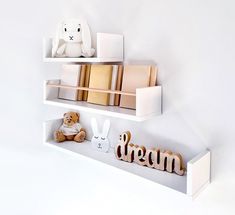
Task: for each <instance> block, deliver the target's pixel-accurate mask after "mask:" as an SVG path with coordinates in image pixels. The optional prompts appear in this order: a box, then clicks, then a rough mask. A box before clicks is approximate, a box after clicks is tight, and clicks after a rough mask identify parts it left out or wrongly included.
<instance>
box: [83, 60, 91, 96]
mask: <svg viewBox="0 0 235 215" xmlns="http://www.w3.org/2000/svg"><path fill="white" fill-rule="evenodd" d="M90 71H91V64H87V65H86V75H85V84H84V87H89V80H90ZM87 97H88V91H83V99H82V100H83V101H87Z"/></svg>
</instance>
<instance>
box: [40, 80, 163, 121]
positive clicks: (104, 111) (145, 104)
mask: <svg viewBox="0 0 235 215" xmlns="http://www.w3.org/2000/svg"><path fill="white" fill-rule="evenodd" d="M59 84H60V80H48V81H45V84H44V103H45V104H48V105H54V106H58V107H64V108H69V109H74V110H78V111H86V112H90V113H96V114H101V115H105V116H111V117H118V118H123V119H128V120H133V121H144V120H147V119H150V118H152V117H153V116H157V115H160V114H161V86H155V87H147V88H138V89H137V90H136V93H135V96H136V110H131V109H126V108H120V107H118V106H102V105H95V104H89V103H87V102H84V101H69V100H64V99H59V98H58V95H59ZM115 93H116V92H115ZM120 94H122V93H121V92H120ZM123 94H125V93H124V92H123Z"/></svg>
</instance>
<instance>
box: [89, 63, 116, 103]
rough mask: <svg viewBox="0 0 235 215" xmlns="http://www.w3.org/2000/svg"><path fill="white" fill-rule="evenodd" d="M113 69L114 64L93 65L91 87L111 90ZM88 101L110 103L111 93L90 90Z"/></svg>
mask: <svg viewBox="0 0 235 215" xmlns="http://www.w3.org/2000/svg"><path fill="white" fill-rule="evenodd" d="M112 71H113V66H112V65H92V66H91V72H90V81H89V88H93V89H103V90H110V88H111V79H112ZM87 102H90V103H94V104H100V105H108V104H109V93H101V92H92V91H89V92H88V98H87Z"/></svg>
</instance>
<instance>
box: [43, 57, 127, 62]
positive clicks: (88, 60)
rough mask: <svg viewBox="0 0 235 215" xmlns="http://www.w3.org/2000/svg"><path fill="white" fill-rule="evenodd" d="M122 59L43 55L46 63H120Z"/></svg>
mask: <svg viewBox="0 0 235 215" xmlns="http://www.w3.org/2000/svg"><path fill="white" fill-rule="evenodd" d="M123 61H124V59H122V58H108V57H107V58H99V57H92V58H56V57H55V58H53V57H43V62H46V63H60V62H61V63H122V62H123Z"/></svg>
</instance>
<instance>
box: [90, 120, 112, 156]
mask: <svg viewBox="0 0 235 215" xmlns="http://www.w3.org/2000/svg"><path fill="white" fill-rule="evenodd" d="M91 127H92V131H93V137H92V139H91V144H92V148H94V149H96V150H98V151H102V152H108V151H109V148H110V144H109V140H108V133H109V128H110V121H109V120H105V122H104V125H103V130H102V132H101V133H100V132H99V130H98V126H97V121H96V119H95V118H92V119H91Z"/></svg>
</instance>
